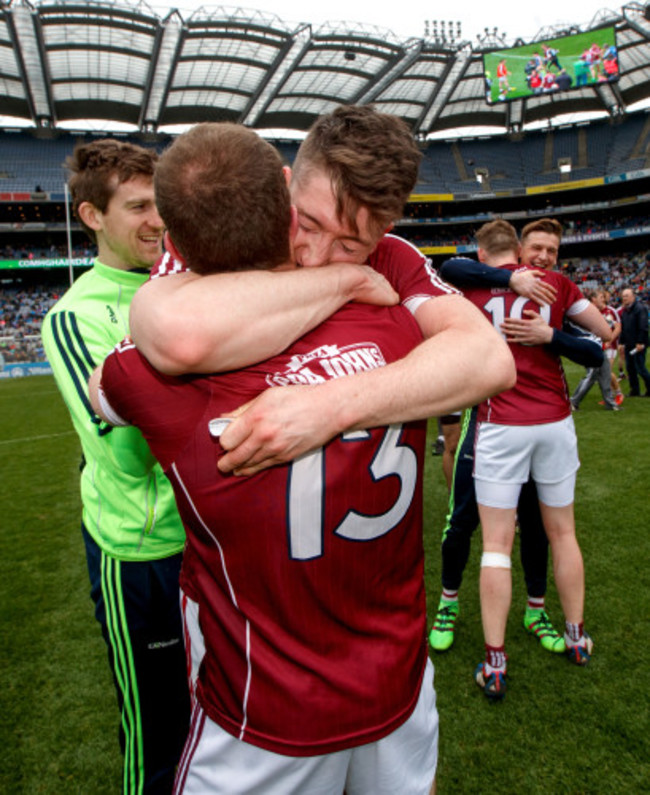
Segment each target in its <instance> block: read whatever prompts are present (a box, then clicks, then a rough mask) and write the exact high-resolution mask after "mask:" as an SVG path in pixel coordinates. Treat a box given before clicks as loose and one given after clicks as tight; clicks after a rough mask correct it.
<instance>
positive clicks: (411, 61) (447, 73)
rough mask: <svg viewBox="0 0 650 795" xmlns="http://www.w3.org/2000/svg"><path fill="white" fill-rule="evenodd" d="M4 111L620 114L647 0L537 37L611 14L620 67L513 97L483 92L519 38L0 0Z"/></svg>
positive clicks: (647, 75) (264, 124) (641, 75)
mask: <svg viewBox="0 0 650 795" xmlns="http://www.w3.org/2000/svg"><path fill="white" fill-rule="evenodd" d="M0 10H1V16H0V115H2V116H8V117H13V118H16V119H20V120H26V121H27V122H31V124H33V125H34V126H35V127H37V128H41V129H43V130H46V129H53V128H56V127H57V125H59V124H61V123H62V122H70V121H72V120H81V119H103V120H106V121H108V122H122V123H126V124H128V125H132V126H133V128H134V129H137V130H141V131H143V132H157V131H159V130H160V129H161V128H165V127H168V126H170V125H183V124H192V123H195V122H198V121H222V120H223V121H225V120H228V121H236V122H241V123H243V124H246V125H248V126H251V127H254V128H257V129H270V128H275V129H277V128H286V129H291V130H305V129H307V128H308V127H309V125H310V124H311V123H312V121H313V120H314V119H315V118H316V117H317V116H318V115H320V114H322V113H325V112H328V111H329V110H331V109H332V108H333V107H335V106H336V105H338V104H341V103H345V104H349V103H368V102H373V103H374V104H375V105H376V106H377V107H378V108H379V109H381V110H383V111H386V112H388V113H393V114H396V115H398V116H401V117H403V118H404V119H405V120H406V121H407V122H408V123H409V124H410V125H411V127H412V129H413V131H414V133H416V134H417V135H419V136H422V137H425V136H427V135H429V134H431V133H436V132H440V131H445V130H452V129H454V130H455V129H457V128H463V127H472V128H481V127H484V128H490V132H492V131H493V130H494V128H497V129H501V130H503V131H512V130H521V129H526V128H527V126H528V125H529V124H531V123H532V122H539V121H551V122H552V121H553V120H554V119H557V118H559V117H561V116H563V115H564V114H567V113H584V112H596V113H598V112H600V113H601V114H609V115H610V116H612V117H617V116H621V115H623V114H624V113H625V112H626V110H627V109H628V108H629V107H630V106H632V105H635V104H637V103H639V102H642V101H648V100H650V4H641V3H636V2H634V3H630V4H627V5H625V6H623V7H622V8H621V10H620V11H617V12H613V11H601V12H599V13H598V14H597V15H596V17H595V18H594V20H592V22H591V23H590V25H589V26H588V27H583V28H580V27H578V26H573V27H571V28H566V27H546V28H544V29H543V30H541V31H540V32H539V33H538V35H537V36H536V37H535V38H534V39H533V41H542V40H547V39H550V38H555V37H558V36H560V35H563V34H568V33H580V32H587V31H590V30H597V29H598V28H601V27H603V26H605V25H614V26H615V27H616V32H617V43H618V49H619V63H620V79H619V81H618V82H616V83H611V84H610V83H607V84H602V85H597V86H593V85H592V86H588V87H584V88H579V89H575V90H572V91H570V92H563V93H561V94H559V95H552V94H551V95H543V96H539V97H531V98H528V99H521V100H515V101H513V102H507V103H499V104H496V105H488V104H487V102H486V101H485V82H484V78H483V65H482V56H483V54H484V53H485V52H489V51H493V50H496V49H501V48H504V47H507V46H513V45H516V44H524V43H528V42H523V41H521V40H517V41H516V42H506V41H504V40H503V39H498V38H497V36H496V35H495V34H493V35H490V34H489V33H488V32H487V30H486V35H485V37H483V38H482V39H479V41H478V44H472V43H470V42H467V41H448V40H445V39H444V37H443V38H436V37H431V38H429V37H427V38H409V39H400V38H398V37H396V36H395V35H394V34H392V33H391V32H390V31H386V30H383V29H379V28H375V27H372V26H366V25H358V24H354V25H352V24H350V25H344V26H342V25H341V24H337V25H332V24H325V25H322V26H320V27H318V28H316V29H312V26H311V25H309V24H308V23H304V24H300V25H297V26H296V25H291V26H290V25H287V24H285V23H284V22H282V20H280V19H279V18H278V17H275V16H272V15H269V14H263V13H262V12H259V11H252V10H249V9H242V8H226V7H221V6H219V7H209V8H208V7H200V8H198V9H197V10H196V11H194V12H193V13H192V14H191V15H190V16H188V17H187V18H184V17H183V16H182V15H181V14H180V13H179V12H178V11H176V10H173V11H170V12H169V14H168V15H167V16H166V17H164V18H161V17H160V16H159V15H157V14H156V13H155V12H154V11H153V10H152V9H151V8H150V7H149V6H148V5H147V4H146V3H145V2H143V0H139V1H138V2H125V1H124V0H85V2H79V1H78V0H42V1H41V2H37V3H31V2H28V0H15V1H12V0H0Z"/></svg>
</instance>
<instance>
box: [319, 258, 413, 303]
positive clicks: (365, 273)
mask: <svg viewBox="0 0 650 795" xmlns="http://www.w3.org/2000/svg"><path fill="white" fill-rule="evenodd" d="M327 267H328V268H331V267H332V265H328V266H327ZM335 267H346V268H354V269H355V270H356V271H357V279H358V283H357V284H355V286H354V287H353V291H352V299H351V300H353V301H356V302H358V303H360V304H375V305H377V306H394V305H395V304H398V303H399V295H398V294H397V293H396V292H395V290H394V289H393V287H392V286H391V284H390V282H389V281H388V280H387V279H386V278H385V277H384V276H382V275H381V273H377V271H376V270H375V269H374V268H371V267H370V265H342V266H338V265H336V266H335Z"/></svg>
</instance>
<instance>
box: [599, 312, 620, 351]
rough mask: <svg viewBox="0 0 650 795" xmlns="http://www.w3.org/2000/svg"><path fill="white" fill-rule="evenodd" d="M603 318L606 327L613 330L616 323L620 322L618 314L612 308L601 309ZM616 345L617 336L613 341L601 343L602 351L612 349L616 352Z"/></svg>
mask: <svg viewBox="0 0 650 795" xmlns="http://www.w3.org/2000/svg"><path fill="white" fill-rule="evenodd" d="M603 317H604V318H605V320H606V321H607V325H608V326H609V327H610V328H611V329H613V328H614V326H615V325H616V324H617V323H620V322H621V320H620V318H619V316H618V312H617V311H616V310H615V309H614V307H613V306H606V307H605V308H604V309H603ZM617 345H618V336H616V337H614V339H612V340H610V341H609V342H603V350H607V349H608V348H613V349H614V350H616V347H617Z"/></svg>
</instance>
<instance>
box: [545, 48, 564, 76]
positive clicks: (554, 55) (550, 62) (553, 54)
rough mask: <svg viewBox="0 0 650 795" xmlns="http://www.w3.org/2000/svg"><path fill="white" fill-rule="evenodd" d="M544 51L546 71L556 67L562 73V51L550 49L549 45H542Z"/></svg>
mask: <svg viewBox="0 0 650 795" xmlns="http://www.w3.org/2000/svg"><path fill="white" fill-rule="evenodd" d="M542 49H543V50H544V66H545V67H546V69H548V70H550V68H551V66H555V68H556V69H557V71H558V72H561V71H562V67H561V66H560V61H559V59H558V55H559V54H560V51H559V50H558V49H556V48H555V47H549V46H548V44H542Z"/></svg>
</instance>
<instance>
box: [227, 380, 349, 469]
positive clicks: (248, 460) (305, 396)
mask: <svg viewBox="0 0 650 795" xmlns="http://www.w3.org/2000/svg"><path fill="white" fill-rule="evenodd" d="M336 415H337V412H336V408H335V407H334V406H333V405H332V400H331V395H329V391H328V390H322V389H321V388H320V387H318V386H287V387H273V388H271V389H267V390H266V391H265V392H262V394H261V395H258V397H256V398H255V399H254V400H252V401H250V403H246V404H245V405H243V406H241V407H240V408H238V409H237V410H236V411H233V412H232V413H231V414H230V415H226V416H232V417H234V419H233V421H232V422H231V423H229V425H228V427H227V428H226V429H225V430H224V431H223V433H222V434H221V437H220V442H221V446H222V447H223V448H224V450H226V453H225V455H223V456H222V457H221V458H220V459H219V464H218V466H219V469H220V470H221V471H222V472H224V473H227V472H233V473H234V474H235V475H253V474H255V473H256V472H260V471H261V470H263V469H267V468H268V467H271V466H275V465H276V464H284V463H286V462H287V461H293V460H294V459H295V458H297V457H298V456H300V455H302V454H303V453H306V452H308V451H309V450H314V449H315V448H317V447H320V446H321V445H323V444H325V443H326V442H328V441H329V440H330V439H332V438H333V437H334V436H336V434H337V433H339V432H340V431H341V430H342V429H341V428H339V427H338V426H337V425H336Z"/></svg>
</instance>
